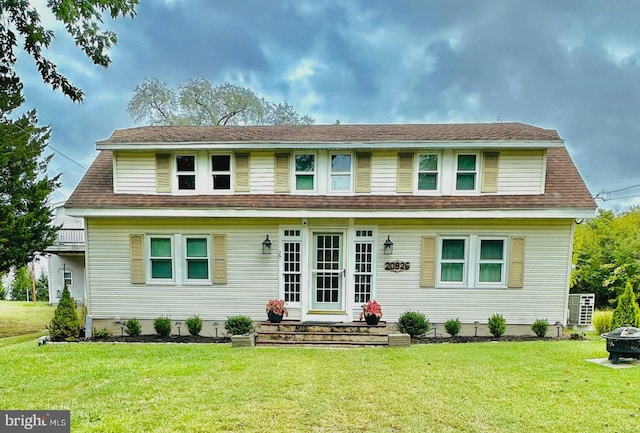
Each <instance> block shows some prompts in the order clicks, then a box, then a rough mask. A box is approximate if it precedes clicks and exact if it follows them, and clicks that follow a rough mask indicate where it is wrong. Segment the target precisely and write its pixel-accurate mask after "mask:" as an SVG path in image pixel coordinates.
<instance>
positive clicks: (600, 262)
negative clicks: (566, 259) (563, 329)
mask: <svg viewBox="0 0 640 433" xmlns="http://www.w3.org/2000/svg"><path fill="white" fill-rule="evenodd" d="M573 264H574V270H573V273H572V278H571V292H572V293H595V295H596V306H597V307H600V308H606V307H611V306H614V304H615V302H616V298H617V297H618V295H619V294H620V293H622V291H623V290H624V288H625V286H626V284H627V283H628V282H629V283H631V285H632V286H633V287H639V285H640V208H638V207H635V208H632V209H630V210H629V211H627V212H623V213H620V214H615V213H614V212H612V211H610V210H601V211H600V213H599V215H598V216H597V217H596V218H594V219H593V220H590V221H588V222H584V223H582V224H579V225H578V226H577V228H576V231H575V235H574V244H573Z"/></svg>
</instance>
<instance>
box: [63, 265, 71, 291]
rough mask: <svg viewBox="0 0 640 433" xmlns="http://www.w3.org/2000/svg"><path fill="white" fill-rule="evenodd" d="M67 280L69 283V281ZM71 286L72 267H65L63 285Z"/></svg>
mask: <svg viewBox="0 0 640 433" xmlns="http://www.w3.org/2000/svg"><path fill="white" fill-rule="evenodd" d="M67 274H69V278H67ZM67 280H68V281H69V283H67ZM65 285H66V286H67V287H71V286H73V271H72V270H71V269H64V270H63V271H62V287H64V286H65Z"/></svg>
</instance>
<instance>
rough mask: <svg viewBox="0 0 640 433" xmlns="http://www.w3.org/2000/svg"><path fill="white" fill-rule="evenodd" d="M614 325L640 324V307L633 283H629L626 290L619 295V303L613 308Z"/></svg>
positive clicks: (616, 326)
mask: <svg viewBox="0 0 640 433" xmlns="http://www.w3.org/2000/svg"><path fill="white" fill-rule="evenodd" d="M612 323H613V324H612V327H613V328H614V329H615V328H619V327H621V326H635V327H638V326H640V307H639V306H638V301H636V294H635V293H634V292H633V287H632V286H631V283H627V285H626V286H625V289H624V292H622V293H621V294H620V296H618V305H617V306H616V309H615V310H613V320H612Z"/></svg>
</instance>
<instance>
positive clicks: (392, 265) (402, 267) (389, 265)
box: [384, 260, 411, 272]
mask: <svg viewBox="0 0 640 433" xmlns="http://www.w3.org/2000/svg"><path fill="white" fill-rule="evenodd" d="M410 267H411V265H410V264H409V262H401V261H398V260H396V261H395V262H386V263H385V264H384V270H385V271H391V272H402V271H408V270H409V268H410Z"/></svg>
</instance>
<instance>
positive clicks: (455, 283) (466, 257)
mask: <svg viewBox="0 0 640 433" xmlns="http://www.w3.org/2000/svg"><path fill="white" fill-rule="evenodd" d="M445 240H464V257H463V259H462V264H463V266H462V281H442V246H443V244H444V241H445ZM470 241H471V240H470V236H460V235H442V236H439V237H438V266H437V275H438V285H439V286H442V287H467V282H468V281H469V279H468V277H469V268H470V266H469V244H470ZM458 262H459V261H452V260H447V261H446V262H445V263H458Z"/></svg>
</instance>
